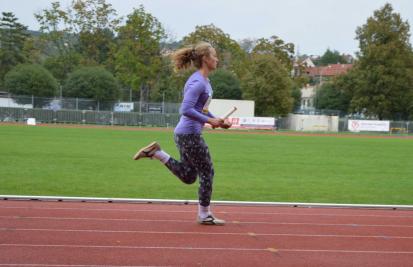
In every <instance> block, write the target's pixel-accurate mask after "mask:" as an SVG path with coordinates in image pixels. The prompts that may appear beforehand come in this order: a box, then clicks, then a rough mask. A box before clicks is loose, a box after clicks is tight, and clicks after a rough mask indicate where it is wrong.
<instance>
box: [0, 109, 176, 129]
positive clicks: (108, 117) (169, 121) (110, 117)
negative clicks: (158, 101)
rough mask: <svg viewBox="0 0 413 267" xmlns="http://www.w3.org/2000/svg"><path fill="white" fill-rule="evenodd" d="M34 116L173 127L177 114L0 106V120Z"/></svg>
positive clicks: (43, 119) (56, 120) (39, 119)
mask: <svg viewBox="0 0 413 267" xmlns="http://www.w3.org/2000/svg"><path fill="white" fill-rule="evenodd" d="M28 118H35V119H36V121H37V122H39V123H78V124H101V125H125V126H126V125H130V126H154V127H174V126H175V125H176V124H177V123H178V121H179V114H160V113H138V112H113V111H93V110H57V111H53V110H47V109H24V108H6V107H0V121H3V122H25V121H26V120H27V119H28Z"/></svg>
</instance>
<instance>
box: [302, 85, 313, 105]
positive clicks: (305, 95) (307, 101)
mask: <svg viewBox="0 0 413 267" xmlns="http://www.w3.org/2000/svg"><path fill="white" fill-rule="evenodd" d="M315 95H316V86H314V85H313V86H311V85H309V84H306V85H305V87H303V88H301V106H300V109H301V110H307V109H314V99H315Z"/></svg>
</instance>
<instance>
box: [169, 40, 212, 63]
mask: <svg viewBox="0 0 413 267" xmlns="http://www.w3.org/2000/svg"><path fill="white" fill-rule="evenodd" d="M211 48H212V46H211V45H210V44H209V43H206V42H201V43H198V44H197V45H195V46H190V47H184V48H181V49H179V50H177V51H176V52H175V53H174V54H173V55H172V60H173V61H174V63H175V68H176V69H177V70H181V69H187V68H189V67H191V66H195V67H196V68H197V69H200V68H201V67H202V58H203V57H204V56H209V55H210V53H211Z"/></svg>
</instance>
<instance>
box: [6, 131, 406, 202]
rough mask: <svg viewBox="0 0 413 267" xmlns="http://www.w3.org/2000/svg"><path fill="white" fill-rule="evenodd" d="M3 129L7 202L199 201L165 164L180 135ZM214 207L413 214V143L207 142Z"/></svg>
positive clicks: (258, 138)
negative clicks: (251, 204) (386, 208)
mask: <svg viewBox="0 0 413 267" xmlns="http://www.w3.org/2000/svg"><path fill="white" fill-rule="evenodd" d="M125 129H128V128H119V129H111V128H103V129H100V128H93V129H86V128H81V129H76V128H54V127H28V126H21V125H20V126H19V125H11V126H10V125H0V194H13V195H58V196H88V197H128V198H129V197H131V198H169V199H197V186H198V185H197V184H194V185H190V186H188V185H185V184H183V183H181V182H180V181H179V180H178V179H177V178H176V177H174V176H173V175H172V174H170V173H169V171H168V170H167V169H166V168H165V167H164V166H162V164H161V163H159V162H158V161H156V160H146V159H145V160H141V161H137V162H136V161H133V160H131V157H132V155H133V154H134V153H135V151H136V149H137V148H139V147H141V146H143V145H146V144H147V143H149V142H150V141H152V140H158V141H159V142H160V144H161V145H162V147H163V148H164V149H165V150H166V151H167V152H169V153H170V154H171V155H172V156H174V157H176V156H177V155H178V151H177V149H176V147H175V144H174V142H173V133H172V132H165V131H163V132H159V131H135V130H133V131H127V130H125ZM204 138H205V140H206V141H207V143H208V144H209V147H210V150H211V154H212V158H213V160H214V165H215V173H216V175H215V180H214V194H213V199H215V200H245V201H283V202H284V201H288V202H322V203H366V204H413V193H412V192H413V157H412V155H413V153H412V151H413V140H412V139H378V138H367V137H360V138H354V137H351V136H348V137H347V136H341V137H334V136H321V137H319V136H283V135H259V134H239V133H230V134H228V133H225V134H223V133H208V132H206V133H205V134H204Z"/></svg>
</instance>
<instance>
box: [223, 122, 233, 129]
mask: <svg viewBox="0 0 413 267" xmlns="http://www.w3.org/2000/svg"><path fill="white" fill-rule="evenodd" d="M231 126H232V123H231V122H230V121H229V120H225V121H224V122H223V123H221V125H220V127H221V128H223V129H228V128H231Z"/></svg>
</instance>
